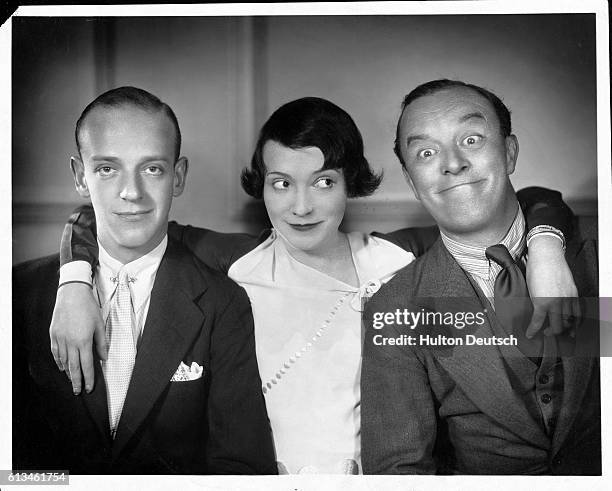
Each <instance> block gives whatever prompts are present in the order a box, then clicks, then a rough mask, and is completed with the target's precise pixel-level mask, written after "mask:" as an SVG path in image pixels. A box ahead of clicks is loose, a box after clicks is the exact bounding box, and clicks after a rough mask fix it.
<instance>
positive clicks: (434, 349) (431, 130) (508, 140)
mask: <svg viewBox="0 0 612 491" xmlns="http://www.w3.org/2000/svg"><path fill="white" fill-rule="evenodd" d="M396 153H397V154H398V157H399V158H400V161H401V163H402V166H403V169H404V171H405V174H406V177H407V180H408V182H409V184H410V186H411V187H412V189H413V190H414V192H415V195H416V197H417V198H418V199H419V200H420V201H421V203H422V204H423V206H424V207H425V208H426V209H427V210H428V211H429V213H430V214H431V215H432V216H433V218H434V219H435V220H436V222H437V224H438V226H439V227H440V232H441V237H440V238H439V239H438V241H437V242H436V244H435V245H434V246H432V248H431V249H430V250H429V251H428V252H427V253H426V254H424V255H423V256H422V257H419V258H418V259H417V260H416V261H414V262H413V263H412V264H410V265H409V266H407V267H406V268H405V269H404V270H402V271H401V272H399V273H398V274H397V275H396V276H395V277H394V278H393V280H391V281H390V282H389V283H387V284H386V285H385V286H383V287H382V288H381V289H380V291H379V292H378V293H377V294H376V295H375V296H374V297H373V298H372V299H371V301H370V302H369V303H368V304H367V307H366V312H365V314H364V315H365V317H364V325H365V329H366V336H365V341H364V361H363V368H362V406H361V414H362V447H363V465H364V471H365V472H366V473H394V474H396V473H406V474H425V473H428V474H430V473H444V474H586V475H598V474H601V431H600V404H599V365H598V362H597V359H596V358H597V355H598V351H596V350H593V351H591V352H585V353H583V354H584V355H586V356H565V355H567V354H568V352H565V351H563V348H562V347H563V346H567V345H568V344H570V345H571V343H565V344H564V342H565V341H567V340H566V339H564V338H563V337H560V338H555V337H546V336H542V335H537V336H535V337H534V338H533V339H531V340H529V339H527V338H526V337H525V329H526V327H527V324H528V319H529V305H528V304H524V303H522V299H521V298H520V297H519V296H515V294H516V295H521V294H518V293H517V292H518V289H520V287H521V285H522V288H523V289H522V295H523V296H524V297H526V296H527V291H526V289H525V285H524V279H523V276H522V274H521V272H520V266H521V262H522V259H521V257H522V256H523V254H524V253H525V250H526V245H527V244H526V242H527V241H528V239H529V237H526V236H525V222H524V217H523V214H522V211H521V209H520V207H519V205H518V203H517V200H516V197H515V194H514V190H513V189H512V184H511V183H510V179H509V176H510V174H512V173H513V171H514V167H515V164H516V160H517V156H518V140H517V138H516V136H514V135H513V134H512V132H511V125H510V113H509V111H508V109H507V108H506V106H505V105H504V104H503V103H502V102H501V100H500V99H499V98H498V97H497V96H495V95H494V94H492V93H491V92H489V91H487V90H485V89H482V88H481V87H477V86H474V85H469V84H464V83H462V82H456V81H449V80H438V81H433V82H429V83H426V84H423V85H422V86H419V87H417V88H416V89H415V90H414V91H412V92H411V93H410V94H409V95H408V96H407V97H406V98H405V100H404V105H403V111H402V115H401V117H400V121H399V123H398V135H397V142H396ZM581 232H582V229H581V228H580V227H577V228H576V233H575V234H574V235H575V236H574V237H572V238H571V240H570V241H569V242H568V244H567V252H566V259H567V262H568V264H569V266H570V268H571V270H572V273H573V275H574V279H575V283H576V286H577V289H578V293H579V295H580V296H582V297H596V296H597V251H596V244H595V241H594V240H592V239H591V240H588V239H587V240H585V238H583V237H581V236H580V234H581ZM551 234H553V235H555V234H556V232H554V231H551ZM591 235H592V237H596V233H594V234H591ZM561 239H563V238H562V237H561ZM550 240H557V238H556V237H551V238H550ZM491 246H493V247H491ZM521 282H522V283H521ZM504 295H506V296H508V297H510V298H505V297H504ZM398 311H399V314H398ZM405 313H406V314H405ZM412 314H414V315H416V316H418V315H419V314H420V317H418V318H417V317H410V316H411V315H412ZM440 314H443V315H444V317H442V316H441V315H440ZM385 315H386V317H385ZM442 319H444V320H442ZM447 319H450V321H447ZM468 319H469V320H470V322H468ZM580 329H582V327H581V328H579V334H582V333H581V332H580ZM411 337H412V339H410V338H411ZM476 340H480V341H476ZM470 343H479V344H470ZM595 345H596V343H595ZM570 353H573V354H575V352H571V351H570ZM589 355H590V356H589Z"/></svg>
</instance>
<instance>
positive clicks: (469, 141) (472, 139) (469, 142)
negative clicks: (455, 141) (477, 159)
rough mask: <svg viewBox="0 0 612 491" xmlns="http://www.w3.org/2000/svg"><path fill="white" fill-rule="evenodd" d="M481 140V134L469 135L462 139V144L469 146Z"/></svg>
mask: <svg viewBox="0 0 612 491" xmlns="http://www.w3.org/2000/svg"><path fill="white" fill-rule="evenodd" d="M481 141H482V136H480V135H470V136H468V137H466V138H464V139H463V142H462V143H463V144H464V145H465V146H467V147H471V146H473V145H476V144H478V143H480V142H481Z"/></svg>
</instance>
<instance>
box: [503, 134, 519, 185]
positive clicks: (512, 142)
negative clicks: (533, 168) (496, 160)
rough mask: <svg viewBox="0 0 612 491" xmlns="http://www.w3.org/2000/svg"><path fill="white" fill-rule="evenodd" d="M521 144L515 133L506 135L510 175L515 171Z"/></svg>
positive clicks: (507, 166)
mask: <svg viewBox="0 0 612 491" xmlns="http://www.w3.org/2000/svg"><path fill="white" fill-rule="evenodd" d="M518 153H519V144H518V139H517V138H516V136H515V135H509V136H507V137H506V172H507V174H508V175H510V174H512V173H513V172H514V169H515V167H516V160H517V159H518Z"/></svg>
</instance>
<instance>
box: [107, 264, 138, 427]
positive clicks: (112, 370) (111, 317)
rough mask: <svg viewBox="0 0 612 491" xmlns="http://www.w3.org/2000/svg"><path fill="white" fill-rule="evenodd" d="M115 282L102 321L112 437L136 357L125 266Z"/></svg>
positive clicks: (130, 299) (130, 300) (130, 301)
mask: <svg viewBox="0 0 612 491" xmlns="http://www.w3.org/2000/svg"><path fill="white" fill-rule="evenodd" d="M116 284H117V287H116V289H115V293H114V296H113V299H112V300H111V306H110V311H109V314H108V318H107V321H106V342H107V343H108V346H109V350H108V356H107V360H106V361H105V362H103V363H102V369H103V371H104V378H105V380H106V388H107V399H108V416H109V420H110V431H111V435H112V436H113V438H115V432H116V431H117V425H118V423H119V418H120V417H121V411H122V410H123V403H124V401H125V396H126V394H127V391H128V387H129V385H130V378H131V377H132V370H133V369H134V361H135V359H136V347H135V346H134V338H133V335H132V298H131V296H130V288H129V286H128V276H127V271H125V269H123V268H121V269H120V270H119V274H118V275H117V278H116Z"/></svg>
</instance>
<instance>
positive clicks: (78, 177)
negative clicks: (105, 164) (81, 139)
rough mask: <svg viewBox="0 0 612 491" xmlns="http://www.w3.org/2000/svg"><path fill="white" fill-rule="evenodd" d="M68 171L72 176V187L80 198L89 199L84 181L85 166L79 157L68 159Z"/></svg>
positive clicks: (85, 181)
mask: <svg viewBox="0 0 612 491" xmlns="http://www.w3.org/2000/svg"><path fill="white" fill-rule="evenodd" d="M70 169H71V170H72V175H73V176H74V187H75V188H76V190H77V193H79V195H80V196H81V198H89V197H90V196H89V188H88V187H87V180H86V179H85V166H84V165H83V161H82V160H81V159H80V158H79V157H70Z"/></svg>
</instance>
